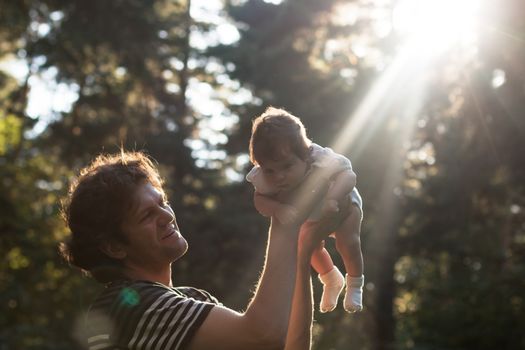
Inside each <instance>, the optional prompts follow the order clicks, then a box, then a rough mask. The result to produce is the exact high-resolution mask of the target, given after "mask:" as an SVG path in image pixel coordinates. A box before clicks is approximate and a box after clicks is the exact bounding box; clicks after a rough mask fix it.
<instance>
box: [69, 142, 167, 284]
mask: <svg viewBox="0 0 525 350" xmlns="http://www.w3.org/2000/svg"><path fill="white" fill-rule="evenodd" d="M147 182H149V183H150V184H151V185H152V186H153V187H155V188H157V189H158V190H159V191H160V192H161V193H164V191H163V190H162V179H161V177H160V175H159V173H158V171H157V169H156V167H155V166H154V165H153V163H152V161H151V160H150V159H149V158H148V157H147V156H146V155H145V154H143V153H141V152H125V151H122V152H120V153H118V154H114V155H100V156H98V157H97V158H96V159H95V160H94V161H93V162H92V163H91V164H89V165H88V166H87V167H85V168H83V169H82V170H81V171H80V175H79V177H78V178H77V179H76V180H75V181H73V182H72V184H71V186H70V189H69V193H68V196H67V198H66V199H65V200H64V201H63V203H62V214H63V217H64V219H65V221H66V224H67V226H68V227H69V229H70V231H71V235H70V237H69V238H68V240H67V241H65V242H62V243H61V244H60V252H61V254H62V256H63V257H64V258H65V260H66V261H68V262H69V263H70V264H71V265H74V266H77V267H79V268H80V269H82V270H83V271H84V272H86V273H88V274H91V275H92V276H93V277H94V278H95V279H96V280H97V281H99V282H101V283H107V282H110V281H112V280H115V279H118V278H119V277H121V270H122V264H121V262H120V261H119V260H117V259H114V258H111V257H109V256H108V255H106V254H105V253H104V252H103V251H102V250H101V249H100V247H101V245H102V243H103V242H110V241H117V242H122V243H126V242H127V240H126V237H125V236H124V234H123V232H122V229H121V227H122V223H123V221H124V219H125V218H126V217H127V215H128V213H129V211H130V209H131V208H132V207H133V205H134V196H135V192H136V189H137V188H138V187H139V186H140V185H141V184H143V183H147Z"/></svg>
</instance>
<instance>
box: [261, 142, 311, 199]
mask: <svg viewBox="0 0 525 350" xmlns="http://www.w3.org/2000/svg"><path fill="white" fill-rule="evenodd" d="M260 165H261V169H262V170H263V174H264V177H265V179H266V181H268V182H269V183H270V184H271V185H272V186H275V187H277V188H278V189H279V190H290V189H293V188H294V187H295V186H297V185H298V184H299V183H300V182H301V181H302V180H303V177H304V175H305V173H306V170H307V164H306V161H304V160H302V159H301V158H299V157H298V156H297V155H296V154H295V153H293V152H291V151H287V152H285V153H283V155H282V156H281V157H279V158H278V159H275V160H266V161H265V162H264V163H261V164H260Z"/></svg>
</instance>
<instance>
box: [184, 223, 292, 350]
mask: <svg viewBox="0 0 525 350" xmlns="http://www.w3.org/2000/svg"><path fill="white" fill-rule="evenodd" d="M298 230H299V226H298V225H288V226H284V225H282V224H280V223H278V222H277V221H276V220H272V223H271V227H270V232H269V241H268V247H267V253H266V263H265V266H264V269H263V272H262V275H261V278H260V280H259V283H258V286H257V289H256V292H255V295H254V297H253V299H252V301H251V302H250V304H249V305H248V308H247V309H246V311H245V312H244V313H238V312H235V311H233V310H231V309H228V308H226V307H220V306H216V307H214V308H213V309H212V310H211V311H210V314H209V315H208V317H207V318H206V320H205V321H204V323H203V324H202V326H201V327H200V329H199V330H198V331H197V333H196V334H195V337H194V339H193V341H192V343H191V346H190V349H218V350H220V349H232V350H233V349H243V350H244V349H282V348H283V347H284V341H285V337H286V330H287V327H288V318H289V313H290V308H291V300H292V293H293V288H294V282H295V270H296V265H297V258H296V257H297V238H298V237H297V235H298Z"/></svg>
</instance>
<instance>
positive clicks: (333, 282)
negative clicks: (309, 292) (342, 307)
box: [319, 266, 344, 313]
mask: <svg viewBox="0 0 525 350" xmlns="http://www.w3.org/2000/svg"><path fill="white" fill-rule="evenodd" d="M319 280H320V281H321V283H322V284H323V295H322V296H321V303H320V304H319V309H320V311H321V312H323V313H324V312H330V311H332V310H333V309H335V307H336V306H337V299H338V298H339V294H341V291H342V290H343V286H344V277H343V275H342V274H341V272H339V269H338V268H337V267H336V266H334V268H333V269H332V270H330V271H329V272H327V273H325V274H323V275H319Z"/></svg>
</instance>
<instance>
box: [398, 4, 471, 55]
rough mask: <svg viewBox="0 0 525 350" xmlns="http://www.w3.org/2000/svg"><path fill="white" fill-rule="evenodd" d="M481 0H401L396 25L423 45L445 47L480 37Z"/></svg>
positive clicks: (439, 49)
mask: <svg viewBox="0 0 525 350" xmlns="http://www.w3.org/2000/svg"><path fill="white" fill-rule="evenodd" d="M479 3H480V0H401V1H399V3H398V4H397V5H396V6H395V8H394V10H393V14H392V21H393V28H394V30H395V31H396V32H397V33H398V34H399V35H400V36H401V37H402V38H404V39H406V40H409V41H411V42H414V43H417V45H418V46H419V47H420V48H422V49H428V50H432V51H438V52H439V51H443V50H446V49H449V48H451V47H452V46H454V45H457V44H459V45H470V44H474V43H475V41H476V32H477V28H476V27H477V24H478V23H477V22H478V15H479V6H480V5H479Z"/></svg>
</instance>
